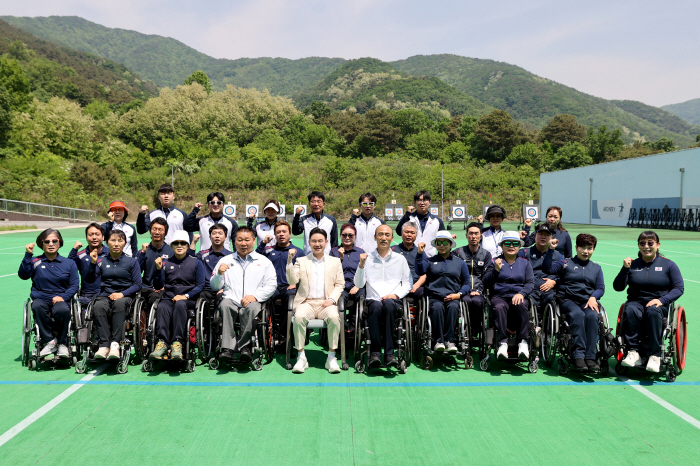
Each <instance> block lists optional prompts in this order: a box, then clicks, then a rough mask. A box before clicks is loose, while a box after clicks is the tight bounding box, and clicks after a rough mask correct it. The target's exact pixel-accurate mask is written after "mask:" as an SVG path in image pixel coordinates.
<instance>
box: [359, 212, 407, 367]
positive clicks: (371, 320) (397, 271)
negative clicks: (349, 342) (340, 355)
mask: <svg viewBox="0 0 700 466" xmlns="http://www.w3.org/2000/svg"><path fill="white" fill-rule="evenodd" d="M404 228H405V225H404ZM393 239H394V232H393V230H392V229H391V227H390V226H388V225H380V226H379V227H377V229H376V230H375V232H374V240H375V242H376V243H377V249H375V250H374V251H372V252H371V253H369V254H367V253H362V254H360V263H359V264H358V268H357V273H355V277H354V282H355V286H356V287H357V288H364V287H365V285H366V286H367V302H368V308H369V312H368V327H369V333H370V340H371V343H370V353H371V354H370V358H369V367H370V368H373V367H378V366H380V365H381V341H382V339H381V334H382V332H381V328H382V326H383V327H384V365H386V366H387V367H398V362H397V360H396V356H394V327H395V321H396V313H397V312H398V311H399V309H401V300H402V299H403V298H404V297H405V296H406V295H407V294H408V292H409V291H410V290H411V286H412V285H413V279H412V277H411V270H410V269H409V268H408V262H407V261H406V259H405V258H404V257H403V256H402V255H401V254H396V253H394V252H393V251H392V250H391V242H392V240H393ZM368 259H369V263H367V260H368Z"/></svg>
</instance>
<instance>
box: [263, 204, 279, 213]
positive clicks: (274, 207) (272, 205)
mask: <svg viewBox="0 0 700 466" xmlns="http://www.w3.org/2000/svg"><path fill="white" fill-rule="evenodd" d="M267 209H274V210H275V212H279V211H280V209H279V207H277V206H276V205H275V204H273V203H272V202H270V203H269V204H268V205H266V206H265V207H264V208H263V212H265V211H266V210H267Z"/></svg>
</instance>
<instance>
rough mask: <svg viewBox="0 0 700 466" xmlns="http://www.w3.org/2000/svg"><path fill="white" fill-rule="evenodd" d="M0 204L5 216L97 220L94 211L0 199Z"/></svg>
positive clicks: (80, 220)
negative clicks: (18, 215) (17, 215)
mask: <svg viewBox="0 0 700 466" xmlns="http://www.w3.org/2000/svg"><path fill="white" fill-rule="evenodd" d="M0 203H1V204H2V209H1V210H2V212H5V213H6V214H21V215H28V216H31V217H35V216H36V217H43V218H50V219H61V220H72V221H78V222H94V221H96V220H97V212H95V211H94V210H86V209H74V208H72V207H61V206H55V205H46V204H35V203H33V202H24V201H14V200H11V199H0Z"/></svg>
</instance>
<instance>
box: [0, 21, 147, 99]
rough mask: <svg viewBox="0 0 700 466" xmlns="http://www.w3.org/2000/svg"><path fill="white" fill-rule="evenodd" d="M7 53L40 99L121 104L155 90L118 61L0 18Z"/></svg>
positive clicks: (1, 48) (0, 46) (0, 47)
mask: <svg viewBox="0 0 700 466" xmlns="http://www.w3.org/2000/svg"><path fill="white" fill-rule="evenodd" d="M6 53H7V54H8V56H9V57H10V58H13V59H16V60H17V61H18V63H20V64H21V66H22V68H23V69H24V72H25V74H26V76H27V78H28V80H29V84H30V86H31V89H30V90H31V92H32V93H33V94H34V96H35V97H37V98H39V99H40V100H44V101H46V100H48V99H49V98H50V97H52V96H58V97H67V98H69V99H72V100H76V101H78V102H80V103H81V105H87V104H88V103H90V102H92V101H93V100H95V99H100V100H104V101H107V102H109V103H113V104H121V103H128V102H130V101H132V100H134V99H147V98H149V97H152V96H154V95H156V94H157V89H156V87H155V85H154V84H153V83H152V82H148V81H143V80H141V79H140V76H139V75H138V74H135V73H132V72H131V71H129V70H128V69H127V67H125V66H124V65H122V64H120V63H115V62H113V61H111V60H106V59H104V58H102V57H100V56H96V55H92V54H90V53H86V52H81V51H77V50H71V49H69V48H66V47H61V46H58V45H56V44H54V43H51V42H47V41H45V40H41V39H39V38H37V37H35V36H34V35H32V34H30V33H28V32H26V31H23V30H22V29H18V28H16V27H13V26H11V25H9V24H8V23H6V22H5V21H2V20H0V55H2V54H6Z"/></svg>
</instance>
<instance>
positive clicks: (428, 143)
mask: <svg viewBox="0 0 700 466" xmlns="http://www.w3.org/2000/svg"><path fill="white" fill-rule="evenodd" d="M445 147H447V135H446V134H445V133H440V132H438V131H433V130H431V129H426V130H423V131H421V132H420V133H418V134H412V135H410V136H408V137H407V138H406V152H408V153H409V154H411V155H412V156H413V157H415V158H417V159H428V160H438V159H440V157H441V155H442V151H443V149H445Z"/></svg>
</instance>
